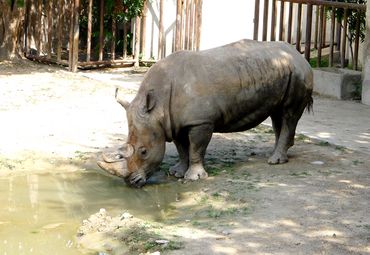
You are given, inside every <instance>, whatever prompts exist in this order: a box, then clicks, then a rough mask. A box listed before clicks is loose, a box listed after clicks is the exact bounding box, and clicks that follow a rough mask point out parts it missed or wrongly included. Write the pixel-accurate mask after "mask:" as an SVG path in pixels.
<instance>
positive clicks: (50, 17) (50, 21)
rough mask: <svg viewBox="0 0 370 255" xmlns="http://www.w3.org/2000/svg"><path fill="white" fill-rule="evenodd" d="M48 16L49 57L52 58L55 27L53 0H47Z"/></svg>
mask: <svg viewBox="0 0 370 255" xmlns="http://www.w3.org/2000/svg"><path fill="white" fill-rule="evenodd" d="M47 16H48V28H47V31H48V59H51V48H52V40H53V34H52V28H53V1H50V0H49V1H47Z"/></svg>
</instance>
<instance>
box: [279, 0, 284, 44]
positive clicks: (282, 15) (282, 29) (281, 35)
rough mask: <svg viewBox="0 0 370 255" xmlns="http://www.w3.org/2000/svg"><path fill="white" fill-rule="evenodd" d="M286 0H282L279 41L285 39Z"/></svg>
mask: <svg viewBox="0 0 370 255" xmlns="http://www.w3.org/2000/svg"><path fill="white" fill-rule="evenodd" d="M284 6H285V2H284V0H282V1H280V21H279V27H280V28H279V41H284V33H285V31H284Z"/></svg>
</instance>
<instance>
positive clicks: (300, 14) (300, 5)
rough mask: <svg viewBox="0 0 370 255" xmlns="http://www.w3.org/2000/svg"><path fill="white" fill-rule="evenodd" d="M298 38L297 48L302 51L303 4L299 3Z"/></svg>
mask: <svg viewBox="0 0 370 255" xmlns="http://www.w3.org/2000/svg"><path fill="white" fill-rule="evenodd" d="M296 33H297V40H296V45H295V48H296V49H297V51H299V52H301V33H302V4H298V10H297V31H296Z"/></svg>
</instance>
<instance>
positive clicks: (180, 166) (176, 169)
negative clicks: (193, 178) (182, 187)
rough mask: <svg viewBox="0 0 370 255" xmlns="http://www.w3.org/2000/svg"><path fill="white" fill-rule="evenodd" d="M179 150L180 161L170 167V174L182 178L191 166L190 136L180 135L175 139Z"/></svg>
mask: <svg viewBox="0 0 370 255" xmlns="http://www.w3.org/2000/svg"><path fill="white" fill-rule="evenodd" d="M174 143H175V145H176V149H177V152H178V153H179V162H178V163H177V164H176V165H174V166H173V167H171V168H170V174H171V175H174V176H175V177H178V178H182V177H184V175H185V172H186V170H188V167H189V140H188V137H187V136H186V137H180V139H179V140H175V141H174Z"/></svg>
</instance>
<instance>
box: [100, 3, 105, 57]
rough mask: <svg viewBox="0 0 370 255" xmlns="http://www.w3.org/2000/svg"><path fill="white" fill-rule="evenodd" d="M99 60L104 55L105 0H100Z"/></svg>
mask: <svg viewBox="0 0 370 255" xmlns="http://www.w3.org/2000/svg"><path fill="white" fill-rule="evenodd" d="M99 20H100V28H99V61H102V60H103V57H104V0H100V19H99Z"/></svg>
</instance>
